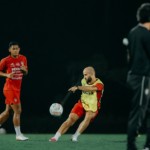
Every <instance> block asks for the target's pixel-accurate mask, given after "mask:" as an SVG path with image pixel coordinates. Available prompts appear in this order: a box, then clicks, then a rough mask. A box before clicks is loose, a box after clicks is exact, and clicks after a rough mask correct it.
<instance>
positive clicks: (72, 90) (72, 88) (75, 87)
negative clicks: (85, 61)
mask: <svg viewBox="0 0 150 150" xmlns="http://www.w3.org/2000/svg"><path fill="white" fill-rule="evenodd" d="M77 89H78V87H77V86H73V87H71V88H70V89H69V90H68V91H71V92H73V93H74V92H75V91H76V90H77Z"/></svg>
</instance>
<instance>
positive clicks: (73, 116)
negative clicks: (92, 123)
mask: <svg viewBox="0 0 150 150" xmlns="http://www.w3.org/2000/svg"><path fill="white" fill-rule="evenodd" d="M78 119H79V116H78V115H77V114H74V113H70V115H69V117H68V119H67V120H66V121H65V122H63V124H62V125H61V126H60V127H59V129H58V130H57V132H56V134H55V135H54V137H52V138H51V139H50V140H49V141H53V142H56V141H57V140H58V139H59V137H60V136H61V135H62V134H64V133H66V132H67V131H68V129H69V128H70V127H71V126H72V125H73V124H74V123H75V122H76V121H77V120H78Z"/></svg>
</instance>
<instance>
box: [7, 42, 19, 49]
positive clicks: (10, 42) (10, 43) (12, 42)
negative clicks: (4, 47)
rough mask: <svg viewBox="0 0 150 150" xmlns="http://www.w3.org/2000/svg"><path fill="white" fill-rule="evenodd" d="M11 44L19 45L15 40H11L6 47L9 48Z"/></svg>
mask: <svg viewBox="0 0 150 150" xmlns="http://www.w3.org/2000/svg"><path fill="white" fill-rule="evenodd" d="M12 45H18V46H19V47H20V44H19V43H18V42H16V41H11V42H10V43H9V45H8V48H10V47H11V46H12Z"/></svg>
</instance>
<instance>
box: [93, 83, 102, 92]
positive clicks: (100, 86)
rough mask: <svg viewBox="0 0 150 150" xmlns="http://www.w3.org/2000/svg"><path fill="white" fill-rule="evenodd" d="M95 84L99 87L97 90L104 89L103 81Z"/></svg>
mask: <svg viewBox="0 0 150 150" xmlns="http://www.w3.org/2000/svg"><path fill="white" fill-rule="evenodd" d="M95 86H96V87H97V91H102V90H103V89H104V85H103V84H101V83H97V84H96V85H95Z"/></svg>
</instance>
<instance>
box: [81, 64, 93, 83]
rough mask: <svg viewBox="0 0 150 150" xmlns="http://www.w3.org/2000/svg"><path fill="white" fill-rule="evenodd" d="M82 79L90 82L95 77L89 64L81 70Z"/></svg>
mask: <svg viewBox="0 0 150 150" xmlns="http://www.w3.org/2000/svg"><path fill="white" fill-rule="evenodd" d="M83 75H84V79H85V80H86V82H87V83H91V82H92V80H93V79H94V78H95V70H94V68H93V67H91V66H89V67H86V68H84V70H83Z"/></svg>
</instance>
